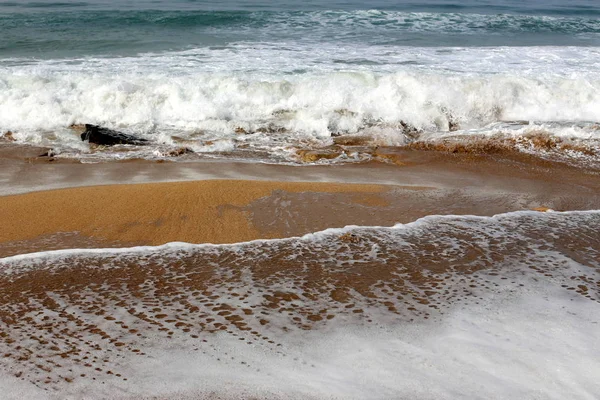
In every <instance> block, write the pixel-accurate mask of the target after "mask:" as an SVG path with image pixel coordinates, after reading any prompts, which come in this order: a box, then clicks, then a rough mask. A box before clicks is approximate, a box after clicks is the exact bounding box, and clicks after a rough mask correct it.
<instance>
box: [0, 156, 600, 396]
mask: <svg viewBox="0 0 600 400" xmlns="http://www.w3.org/2000/svg"><path fill="white" fill-rule="evenodd" d="M28 151H29V152H30V153H31V154H35V153H36V152H34V151H32V150H31V149H29V150H28ZM0 153H1V152H0ZM10 154H11V157H4V158H2V157H0V167H1V168H0V182H1V183H2V185H1V186H0V188H1V192H0V193H1V194H2V196H0V221H2V222H1V229H0V258H1V257H8V256H14V255H19V254H24V253H32V252H39V251H46V250H55V249H74V248H90V249H94V248H96V249H97V248H103V247H127V246H136V245H160V244H164V243H168V242H173V241H177V242H182V241H183V242H191V243H236V242H243V241H249V240H253V239H260V238H286V237H292V236H301V235H304V234H307V233H310V232H316V231H321V230H324V229H327V228H333V227H344V226H346V225H359V226H391V225H393V224H395V223H408V222H411V221H415V220H417V219H418V218H421V217H425V216H431V215H435V214H474V215H494V214H499V213H506V212H509V211H516V210H530V209H535V208H541V209H544V208H552V209H555V210H590V209H600V175H599V174H598V171H596V170H593V169H580V168H574V167H571V166H568V165H565V164H559V163H552V162H547V161H542V160H539V159H535V158H531V157H525V156H506V155H488V156H483V155H473V154H443V153H435V152H423V151H394V152H391V155H390V158H392V159H395V160H401V162H395V163H390V164H385V163H367V164H358V165H340V166H318V165H315V166H304V167H298V166H276V165H261V164H245V163H231V162H195V163H177V162H172V163H155V162H148V161H136V162H126V163H110V164H80V163H63V162H60V161H58V162H56V161H52V162H50V161H48V160H44V159H43V158H39V157H33V158H32V157H30V156H27V157H24V156H23V154H21V156H19V155H18V152H17V153H15V152H13V153H10ZM538 215H539V217H538ZM569 215H570V214H561V213H548V214H546V213H543V214H542V213H540V214H535V213H531V214H527V213H525V214H518V215H509V216H503V217H501V218H499V219H478V218H470V219H469V218H466V219H460V218H456V217H452V218H447V219H439V218H435V217H430V218H429V219H428V220H427V221H426V222H425V223H423V224H421V225H419V224H417V225H416V227H415V228H414V230H413V229H412V228H410V229H406V230H404V229H399V230H394V231H393V232H392V230H385V229H375V230H361V229H354V230H351V231H335V232H333V233H329V234H328V236H327V235H325V238H323V236H319V238H320V239H314V240H313V239H306V240H304V239H303V240H296V239H290V240H284V241H275V242H263V241H258V242H254V243H250V244H244V245H234V246H219V247H213V246H200V247H198V246H195V247H190V246H170V247H164V248H158V249H154V250H146V251H143V252H132V251H126V252H113V253H110V252H103V253H95V254H92V253H91V252H88V253H85V252H78V253H68V254H63V255H54V256H48V257H29V258H28V257H24V258H23V259H20V258H18V257H17V258H13V259H7V258H4V259H2V260H0V267H1V268H0V272H1V273H0V287H1V288H2V290H0V293H1V294H2V295H1V296H0V354H2V355H3V358H2V372H3V374H4V375H3V381H2V384H0V389H2V390H3V391H4V392H5V393H7V397H8V398H20V397H22V396H23V394H22V393H25V392H24V391H31V392H27V393H28V397H31V398H61V397H65V395H72V396H74V397H75V398H80V397H89V396H90V395H91V394H93V396H96V397H98V398H102V397H110V398H114V397H116V398H140V397H143V396H145V395H147V396H159V397H157V398H161V396H162V397H164V398H172V396H176V395H181V396H183V397H182V398H185V396H188V397H189V398H216V397H218V398H235V397H236V396H238V395H239V397H256V398H265V397H271V398H289V397H290V395H291V394H293V393H296V394H297V395H298V396H297V397H298V398H306V397H309V394H311V393H313V391H311V390H309V388H307V387H304V386H302V385H300V386H299V387H296V386H294V385H296V382H299V381H301V380H298V379H296V376H297V374H298V373H299V372H298V371H302V372H301V373H302V374H305V375H304V376H306V377H307V379H306V381H307V382H313V383H314V382H320V381H323V382H325V383H326V384H325V386H326V389H323V388H321V389H319V390H318V391H317V392H314V393H317V394H315V395H314V396H313V397H314V398H322V397H329V396H327V393H335V392H334V391H332V392H328V390H329V388H330V387H331V383H332V382H335V377H332V376H329V375H327V373H328V371H329V370H330V367H329V366H330V365H332V364H331V363H332V362H334V363H337V364H335V365H336V367H335V368H333V370H334V371H335V374H339V373H341V374H342V375H341V376H343V379H341V381H342V382H344V386H345V385H347V382H354V381H356V380H357V379H358V377H363V376H368V379H367V380H366V381H365V382H366V383H367V385H362V386H361V385H359V386H360V387H359V389H361V390H363V391H364V392H363V395H362V396H359V397H368V395H369V391H370V390H373V389H378V388H380V387H381V381H380V380H379V379H380V376H381V374H378V373H376V372H377V368H379V367H380V366H381V364H380V363H381V360H383V359H385V358H386V357H388V356H389V351H390V348H391V347H390V346H392V347H393V346H395V345H398V343H401V342H399V341H398V340H397V338H391V339H390V338H389V337H387V336H378V335H381V334H382V332H383V331H382V327H384V328H385V329H384V330H385V332H388V331H389V330H390V329H400V331H398V332H399V333H398V334H399V335H401V334H402V332H403V331H402V329H409V328H410V329H413V328H414V329H417V330H418V329H421V328H419V327H423V334H424V335H430V334H433V335H434V336H433V338H434V339H433V340H432V343H441V342H444V343H445V342H446V340H447V338H444V337H443V336H442V337H441V339H439V340H438V339H437V338H436V337H435V332H437V329H438V328H439V327H441V326H445V325H444V324H446V323H448V321H454V320H453V319H452V315H453V313H454V312H455V311H456V310H461V311H464V310H471V311H469V312H472V310H476V311H477V310H484V314H485V317H484V318H483V319H482V322H481V323H482V324H483V323H485V321H488V320H489V319H490V318H492V320H494V318H496V317H497V316H498V315H504V310H505V309H504V308H503V307H504V304H508V302H512V301H513V297H514V296H516V295H517V294H519V293H520V294H519V295H522V294H523V293H526V294H527V293H529V294H531V293H532V290H534V286H535V285H539V286H540V288H541V289H540V291H539V293H541V294H539V295H538V294H536V295H535V296H533V297H534V298H535V299H536V301H537V300H538V299H539V298H544V296H546V295H545V293H546V292H545V291H546V290H547V288H548V287H551V288H555V289H556V290H559V291H560V293H563V294H562V295H564V296H569V297H568V301H569V302H574V301H577V302H579V303H577V304H576V305H577V307H578V308H577V312H579V310H580V309H581V307H582V303H581V302H585V303H583V305H584V306H586V307H588V308H590V309H591V310H595V309H592V308H591V307H597V304H598V303H599V302H600V297H599V294H598V293H599V292H598V290H599V288H600V283H599V281H598V270H597V261H595V260H597V249H598V237H597V235H596V230H595V226H596V225H597V223H598V216H597V214H595V213H591V214H589V215H588V214H585V213H582V214H579V215H577V214H573V215H572V216H569ZM574 221H575V222H574ZM577 221H578V222H577ZM532 245H534V246H533V247H532ZM548 249H551V250H552V251H554V252H556V253H558V254H559V255H558V256H556V255H554V256H552V254H554V253H550V256H549V255H548V253H545V251H546V250H548ZM562 254H565V255H569V257H571V260H572V261H574V263H571V264H569V263H564V258H561V257H562ZM552 257H557V258H556V259H552ZM575 261H576V262H575ZM536 290H537V289H536ZM535 293H537V292H535ZM548 298H549V299H550V300H549V302H550V303H549V304H554V303H553V302H554V298H552V297H548ZM497 299H500V300H498V301H499V303H498V304H500V306H499V305H497V304H496V303H494V301H496V300H497ZM510 304H512V303H510ZM534 304H536V303H534ZM561 304H562V303H561ZM567 304H568V303H567ZM572 304H575V303H572ZM482 307H483V308H482ZM486 307H487V308H486ZM494 307H495V308H494ZM541 307H542V308H541V309H540V310H545V309H546V308H547V305H545V304H543V305H542V306H541ZM557 307H558V306H557ZM573 307H575V306H573ZM517 309H524V310H528V308H527V307H518V308H517ZM490 310H492V311H490ZM494 310H499V311H494ZM573 310H575V308H573ZM567 311H569V312H570V314H568V315H575V313H571V309H568V310H567ZM477 312H479V311H477ZM533 314H534V315H542V314H541V311H538V312H535V313H533ZM557 315H558V314H557ZM563 317H564V316H563ZM563 317H560V318H563ZM523 318H524V320H526V321H529V319H530V318H531V316H530V315H526V316H524V317H523ZM564 318H566V317H564ZM466 320H468V321H469V323H470V318H466ZM541 320H542V322H544V323H546V321H550V322H552V321H554V319H547V320H546V319H541ZM577 321H579V323H581V324H582V325H581V326H583V327H584V328H582V329H583V331H585V332H587V331H591V330H590V329H588V325H586V324H588V322H586V321H584V322H585V324H584V322H581V321H580V320H577ZM427 324H429V325H427ZM498 324H499V326H504V324H505V321H503V320H499V321H498ZM589 324H595V322H593V321H592V322H589ZM471 325H476V324H471ZM522 325H523V323H520V322H515V323H514V326H515V329H517V328H518V327H520V326H522ZM590 326H591V325H590ZM594 327H595V326H594ZM350 328H352V330H353V332H355V333H353V334H357V335H359V334H360V332H362V330H364V332H366V333H365V337H364V338H362V339H356V337H354V339H352V340H358V342H357V343H358V346H355V345H354V344H353V342H352V341H349V342H348V343H346V342H345V341H344V340H337V339H335V337H336V336H335V335H337V334H339V333H340V332H348V329H350ZM534 328H535V329H533V328H532V331H531V332H526V334H524V335H523V337H525V338H529V337H531V335H535V332H538V331H539V332H544V329H538V328H537V326H535V327H534ZM551 328H552V327H551ZM509 330H510V329H509ZM491 331H492V332H494V333H495V332H499V331H500V330H499V329H497V328H496V329H495V330H494V329H492V330H491ZM356 332H358V333H356ZM463 334H464V331H463V332H461V335H463ZM475 334H476V336H477V337H478V338H480V337H481V334H480V333H477V332H476V333H475ZM330 335H333V336H330ZM420 336H421V335H415V337H420ZM458 336H460V335H458ZM352 337H353V336H351V338H352ZM332 338H333V339H332ZM374 338H379V339H377V340H380V342H381V343H383V345H382V347H381V349H380V350H377V351H374V352H373V353H371V355H370V356H365V357H363V355H362V353H360V351H358V350H362V349H369V348H372V347H370V346H372V344H373V339H374ZM403 338H404V337H403ZM407 338H410V335H409V336H407ZM510 339H511V340H515V337H514V335H513V331H511V335H510ZM517 339H518V338H517ZM328 340H332V341H333V342H327V341H328ZM406 340H408V339H406ZM486 340H487V342H486V343H492V344H494V343H496V342H494V340H496V339H495V338H488V339H486ZM532 340H533V341H536V342H538V341H539V340H541V341H542V342H543V341H544V340H546V342H547V343H548V346H550V347H552V348H563V347H564V348H566V350H565V352H568V351H571V350H569V349H568V348H567V347H565V346H567V344H564V343H563V344H562V345H556V343H560V341H558V342H557V340H558V339H556V338H551V339H544V338H543V337H542V338H541V339H539V340H538V339H536V338H534V339H532ZM332 343H334V345H333V346H332ZM582 343H587V342H586V341H582ZM420 345H422V344H419V343H417V344H416V346H417V347H416V348H417V349H418V351H417V352H416V353H415V356H416V357H417V358H416V360H419V359H420V358H418V357H421V356H422V355H423V352H427V351H429V350H428V349H429V348H428V347H427V345H423V346H425V347H423V349H421V348H419V347H418V346H420ZM344 346H346V347H344ZM515 346H516V347H515V348H519V349H522V348H525V347H526V346H527V344H523V345H520V344H517V345H515ZM578 346H580V345H578ZM575 347H576V346H575ZM580 347H581V348H582V349H583V350H581V352H582V353H583V354H588V353H589V354H593V352H592V351H593V350H594V349H593V346H591V347H592V348H591V349H586V348H585V344H584V345H581V346H580ZM313 348H327V349H330V350H331V349H333V350H331V352H329V353H327V352H324V353H323V354H326V356H323V357H322V358H321V355H317V356H315V355H314V354H313V355H312V356H311V355H309V354H311V353H310V352H311V351H312V350H311V349H313ZM338 348H339V349H344V350H343V351H342V350H340V351H338V350H335V349H338ZM357 349H358V350H357ZM402 349H403V348H402V347H399V348H397V349H396V350H397V351H404V350H402ZM357 351H358V352H357ZM474 351H477V349H475V350H474ZM466 352H467V353H469V352H470V350H466ZM513 353H518V352H515V351H513V350H509V351H498V354H513ZM432 354H433V356H432V358H431V360H435V363H436V365H437V362H438V361H439V356H440V354H439V353H435V351H434V352H433V353H432ZM544 354H547V352H544ZM441 356H442V358H443V357H444V355H443V354H441ZM459 356H460V354H459V353H457V354H456V357H454V356H453V358H452V359H453V360H454V359H457V357H459ZM347 357H350V358H347ZM353 357H354V358H353ZM561 357H563V356H561ZM405 358H406V357H405ZM405 358H402V357H400V358H392V359H390V361H389V363H390V364H389V365H390V367H389V368H386V371H390V372H389V373H390V375H389V382H388V383H387V385H388V386H389V388H392V389H390V390H392V392H390V393H395V394H398V393H403V392H402V390H404V389H403V387H402V385H399V384H398V382H404V381H406V376H405V374H406V370H407V368H415V371H417V373H419V374H420V373H422V372H423V371H425V373H426V370H424V369H423V367H422V366H423V365H424V363H423V362H419V361H417V362H414V363H413V362H411V361H407V360H408V359H406V360H405ZM563 358H564V357H563ZM484 359H485V357H484ZM399 360H405V361H403V362H405V364H404V366H403V367H402V368H398V365H399V364H398V362H399ZM365 362H366V364H365ZM431 362H432V363H433V361H431ZM511 363H513V361H512V360H508V361H505V362H504V364H505V365H513V364H511ZM425 364H427V363H425ZM361 365H362V366H364V370H361V369H360V368H361V367H360V366H361ZM470 365H471V361H470V360H469V362H468V363H466V364H458V367H457V368H451V369H449V371H461V370H466V369H468V368H470V367H469V366H470ZM519 365H520V364H519ZM524 365H526V368H530V367H529V364H524ZM535 366H536V368H540V365H539V363H537V364H535ZM484 370H485V368H484ZM529 370H530V369H526V370H525V372H526V371H529ZM340 371H341V372H340ZM369 371H371V372H369ZM446 372H447V371H446ZM446 372H445V374H446ZM353 374H356V375H353ZM369 374H372V375H369ZM286 376H292V377H293V383H288V384H287V385H288V387H291V388H292V389H289V390H285V391H284V392H277V391H278V390H280V389H281V386H280V382H285V379H286ZM323 377H326V378H323ZM4 378H6V379H4ZM11 379H12V380H13V381H11ZM263 379H266V381H262V380H263ZM473 379H474V381H477V378H473ZM527 379H529V378H527ZM267 381H269V382H272V383H270V384H268V385H266V386H260V385H259V384H258V383H257V382H267ZM451 381H456V382H458V381H461V380H460V379H454V378H452V379H451ZM161 382H162V383H161ZM227 382H229V383H230V384H228V383H227ZM589 382H592V380H589ZM589 382H587V381H586V382H584V384H585V385H587V386H589V387H590V388H591V389H590V390H593V389H594V388H593V387H592V386H591V384H590V383H589ZM467 383H468V382H467ZM461 384H462V381H461ZM228 385H229V386H232V387H235V388H236V390H240V393H241V394H240V393H238V394H235V393H233V392H231V391H228V392H224V391H223V390H225V389H223V387H226V386H228ZM269 385H270V386H269ZM369 385H371V386H369ZM398 385H399V386H398ZM448 385H449V384H448V383H446V384H445V385H442V387H444V388H445V387H447V386H448ZM283 386H285V384H284V385H283ZM477 387H478V388H479V383H477ZM227 390H228V389H227ZM270 390H273V391H274V392H273V393H275V394H274V395H271V394H272V393H271V392H270ZM332 390H333V389H332ZM344 390H346V392H343V393H344V394H345V396H344V395H342V396H341V397H346V398H347V397H349V394H350V392H351V390H350V389H344ZM232 393H233V394H232ZM392 397H399V396H392ZM417 397H418V396H417Z"/></svg>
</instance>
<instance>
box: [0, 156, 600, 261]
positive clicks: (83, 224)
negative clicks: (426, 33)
mask: <svg viewBox="0 0 600 400" xmlns="http://www.w3.org/2000/svg"><path fill="white" fill-rule="evenodd" d="M396 157H398V158H401V159H402V160H403V164H402V166H398V165H386V164H380V163H370V164H358V165H357V164H347V165H339V166H318V165H315V166H305V167H289V166H280V165H265V164H248V163H231V162H224V161H218V162H212V161H207V162H198V163H152V162H130V163H105V164H52V163H34V164H29V163H26V162H24V161H23V160H19V159H10V160H9V159H6V158H4V159H0V163H1V164H4V168H2V170H1V171H0V182H3V185H2V190H1V191H0V194H3V195H1V196H0V221H2V222H1V223H0V226H1V227H2V229H1V230H0V257H8V256H12V255H16V254H22V253H33V252H40V251H48V250H58V249H68V248H105V247H107V248H115V247H132V246H143V245H153V246H156V245H161V244H165V243H170V242H187V243H194V244H200V243H214V244H224V243H239V242H246V241H250V240H256V239H274V238H286V237H292V236H302V235H304V234H307V233H312V232H318V231H322V230H325V229H327V228H342V227H344V226H347V225H359V226H392V225H394V224H396V223H408V222H412V221H414V220H417V219H419V218H421V217H424V216H427V215H433V214H453V215H465V214H471V215H481V216H490V215H494V214H500V213H505V212H510V211H519V210H530V209H546V208H549V209H553V210H557V211H568V210H589V209H599V208H600V176H598V174H596V173H595V172H594V171H584V170H580V169H574V168H572V167H569V166H565V165H562V164H548V163H546V162H541V161H540V162H538V161H536V162H532V161H531V159H528V158H521V159H511V158H506V157H500V156H497V157H489V156H488V157H483V156H479V157H477V156H473V155H464V154H462V155H449V154H432V153H428V152H415V151H413V152H398V153H397V154H396Z"/></svg>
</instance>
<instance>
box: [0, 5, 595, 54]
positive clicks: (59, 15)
mask: <svg viewBox="0 0 600 400" xmlns="http://www.w3.org/2000/svg"><path fill="white" fill-rule="evenodd" d="M368 10H378V12H365V11H368ZM599 16H600V7H598V4H597V2H595V1H588V0H578V1H569V2H564V1H531V0H530V1H500V2H498V1H460V2H458V1H424V2H390V1H375V2H364V1H355V0H354V1H333V2H325V1H309V2H302V1H286V2H277V4H275V3H274V2H268V1H239V0H238V1H225V2H210V1H209V2H205V1H202V2H201V1H190V0H187V1H181V0H179V1H130V2H119V1H89V2H85V1H84V2H82V1H59V2H57V1H35V2H10V1H9V2H6V1H4V2H0V37H2V38H3V39H2V40H1V41H0V56H1V57H2V58H4V57H7V56H12V57H15V56H32V57H46V58H47V57H61V56H75V55H90V54H118V55H128V54H134V53H136V52H145V51H159V50H177V49H179V50H181V49H186V48H192V47H197V46H215V45H231V44H235V43H239V42H244V43H247V42H262V41H265V40H292V41H297V42H303V43H316V42H323V41H324V42H342V43H368V44H372V45H382V44H386V45H407V46H440V45H441V46H524V45H565V46H566V45H578V46H579V45H582V46H592V45H599V44H600V20H599V18H598V17H599Z"/></svg>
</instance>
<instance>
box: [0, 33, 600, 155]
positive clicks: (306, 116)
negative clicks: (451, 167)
mask: <svg viewBox="0 0 600 400" xmlns="http://www.w3.org/2000/svg"><path fill="white" fill-rule="evenodd" d="M359 55H360V56H361V57H362V58H364V59H367V60H369V61H371V63H368V64H365V65H362V64H360V63H352V60H353V59H354V58H356V57H358V56H359ZM249 59H252V60H253V61H252V62H251V63H249V62H248V60H249ZM299 60H301V61H299ZM599 67H600V53H599V52H598V51H597V49H595V48H570V47H565V48H562V47H560V48H552V47H533V48H491V49H482V48H448V49H436V48H414V47H411V48H398V47H389V48H387V47H385V46H379V47H377V46H375V48H369V47H365V48H361V49H354V50H351V49H349V48H346V47H344V46H343V45H340V46H332V45H327V44H324V45H323V46H322V47H317V48H314V47H313V46H306V45H301V44H297V43H296V44H291V45H289V46H284V45H282V44H281V43H279V44H278V45H277V46H275V45H272V44H269V43H260V44H256V45H255V46H247V45H238V46H232V47H229V48H225V49H221V50H211V49H207V48H203V49H195V50H189V51H185V52H175V53H165V54H146V55H140V56H138V57H128V58H127V57H126V58H87V59H79V60H49V61H32V60H27V61H25V60H21V61H18V60H16V61H15V60H12V61H10V62H8V61H4V63H3V64H0V131H6V130H11V131H13V132H15V133H14V135H13V136H14V137H15V138H16V139H17V140H19V141H23V142H30V143H41V144H44V145H48V146H56V147H59V151H60V147H61V146H63V147H65V148H70V149H76V150H78V151H81V150H84V149H85V146H84V145H82V144H81V143H80V142H79V138H78V137H77V135H75V134H74V133H73V132H71V131H70V130H68V129H66V127H67V126H68V125H70V124H72V123H81V122H89V123H95V124H100V125H105V126H108V127H112V128H117V129H121V130H125V131H128V132H133V133H137V134H140V135H143V136H145V137H147V138H149V139H152V140H154V141H156V142H158V143H165V144H173V143H174V142H173V139H172V136H173V135H176V136H179V137H182V138H184V139H188V140H191V141H196V142H197V145H196V147H197V149H196V150H198V151H201V152H223V151H231V150H232V149H235V148H237V147H238V146H241V145H246V146H250V148H251V149H252V148H256V149H263V150H265V151H267V152H271V153H275V152H276V153H278V154H280V155H282V156H285V155H286V149H287V148H289V147H290V146H294V147H297V146H298V145H300V144H302V143H306V142H307V141H310V140H317V142H318V141H319V140H320V141H322V144H326V143H327V140H329V137H330V136H331V134H332V133H356V132H363V131H365V132H366V131H369V129H371V130H373V129H375V131H372V132H371V133H372V134H373V135H374V136H377V135H378V134H379V136H381V138H382V139H381V140H382V142H385V143H386V144H393V145H396V144H402V143H403V140H404V138H403V136H402V135H401V134H400V133H399V129H398V126H399V125H398V124H399V123H400V121H404V122H406V123H409V124H411V125H414V126H416V127H418V128H420V129H423V130H425V131H429V132H433V133H434V134H436V135H437V134H439V132H443V131H447V130H448V127H449V125H448V117H449V115H451V116H452V119H453V120H455V121H457V122H459V124H460V126H461V129H465V130H469V129H476V130H477V129H479V130H483V131H488V132H489V131H493V130H494V127H493V126H492V127H491V128H490V129H487V126H488V124H490V123H494V122H497V121H498V120H531V121H540V122H541V123H542V124H543V123H544V122H545V121H572V122H573V123H575V122H578V121H600V111H598V110H600V95H599V94H598V93H600V90H599V89H600V80H599V79H598V77H597V74H596V71H597V70H598V68H599ZM297 71H304V72H297ZM571 125H573V124H571ZM269 127H271V128H274V129H276V130H277V129H284V130H286V131H288V133H277V134H254V135H251V137H244V135H241V136H240V135H236V134H235V131H236V129H237V128H243V129H245V130H247V131H255V130H257V129H260V128H269ZM377 130H379V133H377ZM550 133H551V134H554V130H550ZM557 134H560V135H563V134H564V135H566V136H569V137H578V138H581V139H584V140H587V139H590V138H592V139H598V138H599V137H600V131H597V130H589V129H587V130H586V129H584V130H582V129H577V128H573V129H571V130H568V129H562V130H560V132H559V133H557ZM198 135H200V136H198ZM214 140H220V142H218V143H213V144H210V143H212V142H214ZM206 141H210V142H209V144H208V145H207V144H206Z"/></svg>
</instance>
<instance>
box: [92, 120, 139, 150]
mask: <svg viewBox="0 0 600 400" xmlns="http://www.w3.org/2000/svg"><path fill="white" fill-rule="evenodd" d="M81 140H83V141H86V140H87V141H89V142H90V143H93V144H100V145H103V146H114V145H116V144H133V145H138V146H139V145H145V144H148V141H147V140H146V139H142V138H138V137H135V136H132V135H127V134H125V133H121V132H117V131H113V130H112V129H108V128H102V127H100V126H96V125H90V124H85V131H84V132H83V133H82V134H81Z"/></svg>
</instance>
